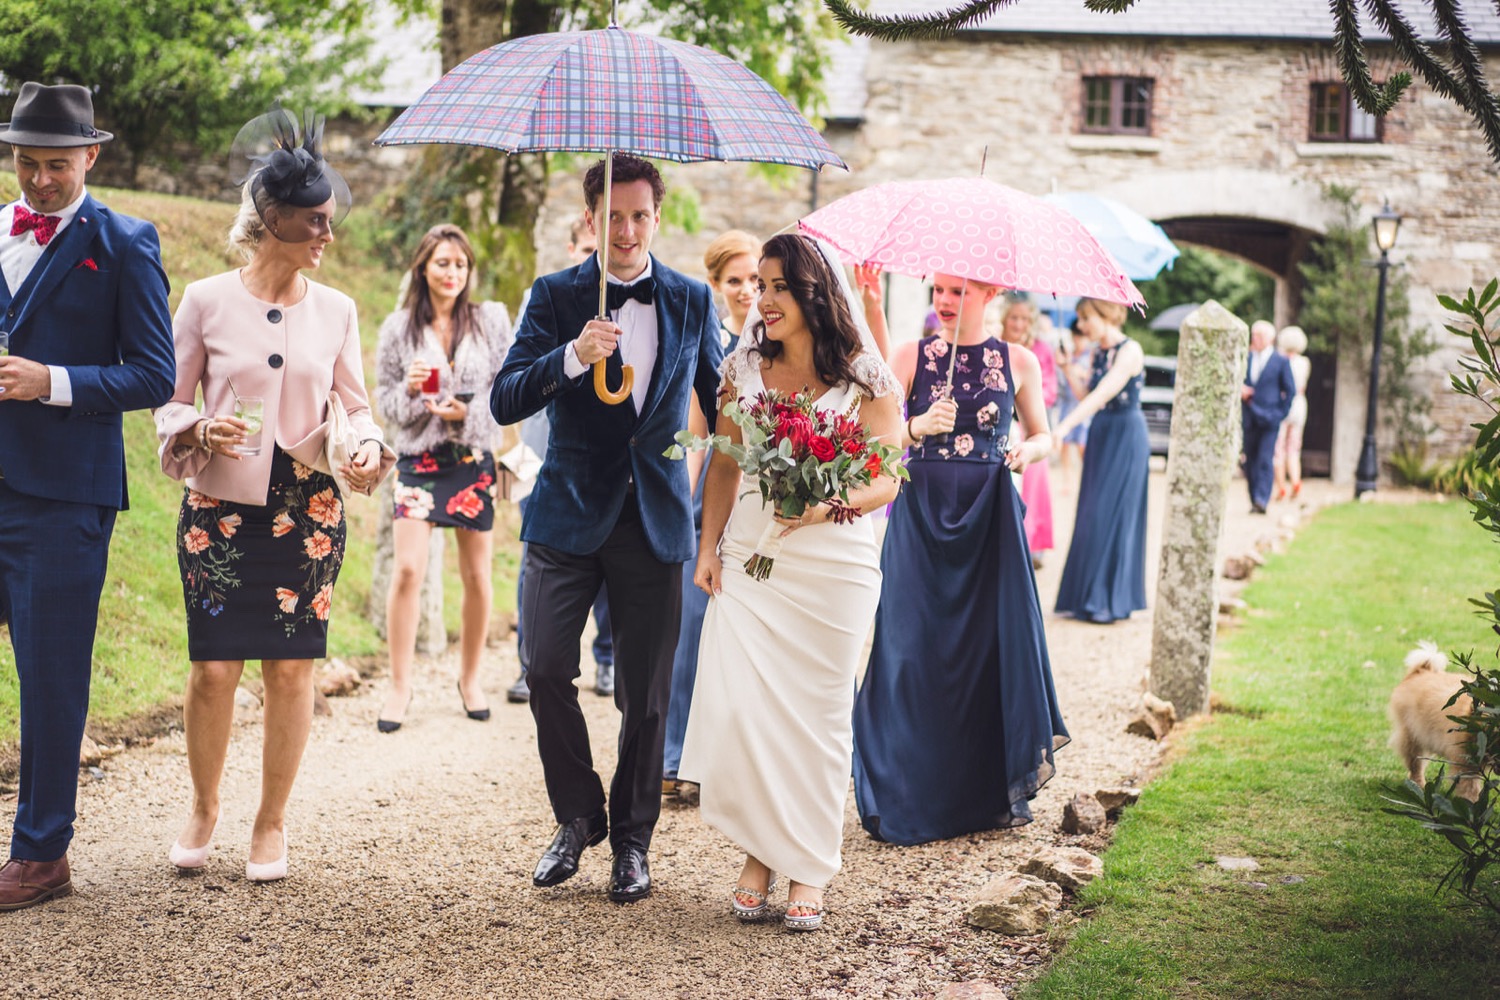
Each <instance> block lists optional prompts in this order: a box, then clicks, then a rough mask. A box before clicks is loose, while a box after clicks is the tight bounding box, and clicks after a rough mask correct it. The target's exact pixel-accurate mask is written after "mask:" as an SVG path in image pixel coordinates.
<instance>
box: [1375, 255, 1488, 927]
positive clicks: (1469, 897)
mask: <svg viewBox="0 0 1500 1000" xmlns="http://www.w3.org/2000/svg"><path fill="white" fill-rule="evenodd" d="M1438 301H1439V302H1441V303H1442V305H1443V308H1445V309H1447V310H1448V311H1449V312H1452V313H1455V314H1457V316H1458V317H1459V322H1458V324H1456V325H1449V326H1448V327H1447V329H1448V330H1449V331H1450V332H1451V333H1453V334H1456V335H1457V336H1460V337H1463V338H1465V339H1466V340H1468V341H1469V342H1470V344H1471V345H1472V346H1473V350H1474V356H1473V357H1467V356H1465V357H1461V358H1460V359H1459V362H1458V364H1459V368H1460V372H1459V373H1457V374H1454V375H1452V376H1451V383H1452V387H1453V391H1454V392H1457V393H1458V394H1459V395H1462V396H1467V397H1469V398H1470V399H1473V400H1475V401H1476V402H1478V403H1480V404H1481V405H1482V406H1483V407H1484V409H1485V411H1486V412H1487V413H1488V419H1487V420H1485V421H1483V422H1480V423H1476V424H1474V425H1473V426H1474V427H1475V429H1476V430H1478V432H1479V433H1478V436H1477V437H1476V439H1475V442H1474V450H1473V451H1472V452H1471V453H1470V455H1469V457H1468V463H1467V464H1468V465H1469V466H1470V467H1471V468H1472V469H1473V470H1474V475H1473V476H1472V477H1471V479H1470V483H1471V484H1472V485H1471V486H1470V488H1469V489H1468V490H1467V491H1466V498H1467V499H1468V502H1469V504H1470V505H1471V506H1472V507H1473V508H1474V521H1475V523H1477V524H1478V525H1479V526H1480V527H1481V528H1483V529H1484V530H1485V531H1487V532H1489V533H1490V535H1491V536H1492V537H1493V538H1494V540H1496V541H1500V497H1497V496H1496V494H1495V492H1494V490H1493V483H1494V470H1495V463H1496V460H1497V459H1500V405H1497V390H1500V322H1497V314H1500V279H1497V280H1494V281H1491V282H1490V283H1489V285H1487V286H1486V287H1485V289H1484V291H1483V292H1480V293H1479V294H1477V295H1476V294H1475V292H1474V290H1473V289H1472V288H1471V289H1469V291H1468V294H1467V295H1466V296H1465V297H1464V299H1463V300H1462V301H1460V300H1457V299H1454V298H1451V297H1449V296H1446V295H1440V296H1438ZM1470 603H1472V604H1473V605H1475V607H1476V608H1478V611H1477V612H1476V613H1477V615H1478V616H1479V618H1480V619H1481V620H1482V621H1484V622H1485V623H1486V624H1487V625H1488V626H1489V628H1490V630H1491V631H1493V632H1495V633H1497V634H1500V588H1497V589H1496V590H1495V591H1489V592H1487V593H1485V594H1484V595H1483V597H1476V598H1470ZM1492 641H1493V640H1492ZM1453 658H1454V660H1455V661H1456V662H1457V663H1458V664H1459V666H1460V667H1461V668H1463V670H1464V671H1466V672H1467V673H1468V674H1469V679H1467V680H1465V681H1464V682H1463V684H1462V685H1461V686H1460V687H1459V690H1458V693H1456V694H1455V695H1454V696H1453V698H1452V699H1450V700H1449V702H1448V707H1449V708H1453V707H1454V706H1455V705H1456V704H1457V702H1458V700H1459V699H1460V698H1461V697H1463V696H1467V697H1469V698H1470V699H1472V704H1473V710H1472V711H1471V712H1470V713H1468V714H1466V715H1450V716H1449V719H1450V720H1452V722H1453V724H1454V727H1455V729H1456V730H1457V731H1461V732H1463V733H1466V734H1467V735H1468V737H1469V758H1470V759H1469V761H1468V769H1472V770H1481V771H1482V772H1483V776H1482V779H1481V784H1480V790H1479V794H1478V797H1477V798H1476V799H1475V800H1474V801H1473V802H1469V801H1468V800H1467V799H1464V798H1462V797H1460V796H1458V795H1457V794H1455V793H1456V791H1457V787H1458V780H1459V777H1460V776H1459V775H1457V774H1454V775H1449V774H1447V773H1445V772H1439V773H1438V774H1437V775H1436V776H1435V777H1432V778H1430V779H1428V781H1427V783H1426V784H1425V785H1418V784H1417V783H1416V782H1414V781H1410V780H1408V781H1406V782H1405V783H1404V784H1403V785H1402V786H1401V787H1400V788H1398V789H1394V790H1393V791H1392V793H1391V794H1390V795H1388V796H1387V797H1386V799H1387V801H1389V802H1391V803H1392V805H1391V807H1389V808H1387V809H1386V811H1387V812H1390V813H1395V814H1396V815H1398V816H1407V817H1409V818H1411V819H1413V820H1415V821H1416V822H1418V823H1420V824H1421V825H1422V826H1424V827H1426V828H1427V829H1429V830H1432V831H1433V832H1434V833H1437V834H1438V835H1439V836H1442V837H1443V838H1445V839H1446V840H1447V841H1448V842H1449V843H1450V844H1452V845H1453V848H1454V850H1456V851H1457V852H1458V858H1457V859H1456V860H1455V861H1454V862H1453V865H1452V866H1451V867H1450V868H1449V869H1448V871H1447V872H1445V873H1444V875H1443V877H1442V880H1441V881H1440V882H1439V889H1440V890H1442V889H1453V890H1455V891H1457V892H1458V894H1459V895H1460V896H1461V897H1462V898H1463V899H1464V900H1466V901H1467V902H1468V903H1470V904H1472V905H1474V906H1476V907H1479V908H1482V909H1484V910H1487V911H1488V912H1489V913H1490V914H1491V915H1492V916H1495V917H1500V811H1497V806H1500V777H1497V775H1496V773H1495V769H1496V766H1497V765H1500V667H1497V666H1496V665H1495V664H1496V661H1497V659H1500V651H1492V652H1491V653H1490V654H1489V656H1488V663H1489V665H1488V666H1486V665H1485V662H1484V661H1481V660H1480V659H1478V658H1476V656H1475V654H1474V653H1472V652H1470V653H1455V654H1454V657H1453Z"/></svg>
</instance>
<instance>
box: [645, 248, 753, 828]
mask: <svg viewBox="0 0 1500 1000" xmlns="http://www.w3.org/2000/svg"><path fill="white" fill-rule="evenodd" d="M759 261H760V240H758V239H756V238H755V237H754V236H751V235H750V234H749V233H747V232H743V231H742V230H739V229H731V230H729V231H728V232H726V233H722V234H720V235H719V236H718V237H716V238H715V239H714V241H713V242H712V243H710V244H709V245H708V249H706V250H704V251H703V267H704V268H705V269H706V270H707V271H708V283H709V286H710V287H712V288H713V290H714V291H715V292H718V293H719V294H720V295H721V296H723V298H724V306H725V310H726V311H725V313H724V315H723V316H721V317H720V318H719V326H720V328H721V332H722V337H723V341H724V351H725V353H726V354H729V353H732V352H733V351H734V349H735V348H736V347H738V346H739V342H740V331H742V330H743V329H744V327H745V319H746V318H747V317H748V316H749V315H750V307H751V306H752V305H754V304H755V300H756V298H757V297H758V296H759V294H760V292H759V283H760V277H759V275H758V273H757V271H756V265H757V263H758V262H759ZM688 430H690V431H692V432H693V433H694V434H695V435H697V436H699V437H704V436H707V434H708V431H709V426H708V419H707V418H706V417H705V416H704V415H703V414H702V413H701V412H700V411H699V409H698V404H697V402H696V401H695V402H694V403H693V407H692V413H691V414H690V415H689V418H688ZM687 463H688V475H689V476H690V477H691V478H692V483H693V528H694V529H695V532H694V533H695V534H696V533H697V532H699V531H702V530H703V484H704V480H705V479H707V477H708V461H707V456H706V455H704V454H703V453H702V452H699V451H695V452H692V453H690V454H689V455H688V457H687ZM697 568H698V563H697V561H696V559H689V560H688V561H687V562H685V563H683V564H682V621H681V623H680V625H679V626H678V631H677V654H676V656H675V657H674V658H673V660H672V698H671V701H669V702H668V707H667V738H666V741H665V746H664V748H663V751H662V773H661V793H662V794H663V795H681V796H683V797H684V799H685V800H688V801H691V796H692V786H691V785H687V783H686V782H681V781H678V780H677V767H678V765H680V764H681V763H682V740H683V737H684V736H686V735H687V723H688V709H689V708H690V707H691V706H692V704H693V684H694V682H695V681H696V680H697V677H698V636H699V633H701V632H702V631H703V615H704V613H705V612H707V611H708V594H706V593H704V592H703V591H702V590H699V589H698V587H697V586H696V585H695V584H694V583H693V573H694V572H695V571H696V570H697ZM684 785H687V787H684Z"/></svg>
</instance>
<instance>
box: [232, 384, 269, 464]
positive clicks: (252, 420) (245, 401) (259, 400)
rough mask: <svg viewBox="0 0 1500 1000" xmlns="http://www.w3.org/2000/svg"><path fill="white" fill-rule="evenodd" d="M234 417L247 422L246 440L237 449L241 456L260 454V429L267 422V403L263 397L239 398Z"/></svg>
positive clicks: (235, 403) (235, 402)
mask: <svg viewBox="0 0 1500 1000" xmlns="http://www.w3.org/2000/svg"><path fill="white" fill-rule="evenodd" d="M234 415H235V416H236V417H239V418H240V419H241V420H243V421H244V422H245V440H244V442H243V443H242V444H240V445H237V446H236V447H235V449H234V450H235V451H237V452H239V453H240V454H241V455H259V454H260V429H261V426H262V425H263V424H264V422H265V415H266V401H265V399H264V398H263V397H261V396H237V397H235V400H234Z"/></svg>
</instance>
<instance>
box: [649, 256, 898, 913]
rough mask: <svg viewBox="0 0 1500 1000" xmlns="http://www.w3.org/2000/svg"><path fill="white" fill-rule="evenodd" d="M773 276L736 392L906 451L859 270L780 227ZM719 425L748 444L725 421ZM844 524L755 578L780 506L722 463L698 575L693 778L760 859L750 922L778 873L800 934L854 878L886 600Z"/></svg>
mask: <svg viewBox="0 0 1500 1000" xmlns="http://www.w3.org/2000/svg"><path fill="white" fill-rule="evenodd" d="M759 274H760V282H761V286H762V290H761V294H760V299H759V302H758V306H759V314H760V320H761V322H759V323H757V317H756V316H755V315H754V314H752V315H751V317H750V320H749V322H748V323H747V325H746V336H745V338H744V339H743V341H742V342H741V345H740V347H739V348H738V349H737V350H736V351H735V352H734V353H732V354H731V355H730V356H729V357H728V358H726V359H725V361H724V367H723V369H722V371H723V374H724V388H723V389H722V390H721V393H724V394H725V395H723V396H722V397H721V398H723V399H725V400H726V401H727V400H728V399H731V398H736V397H737V398H740V399H743V400H747V401H748V400H753V399H754V398H755V396H756V394H757V393H759V392H761V391H762V390H763V389H774V390H779V391H782V392H785V393H788V394H790V393H794V392H798V391H801V390H803V389H808V390H810V391H812V392H813V393H814V394H815V395H817V403H816V405H817V406H818V408H819V409H825V410H834V411H836V412H839V413H843V414H845V415H848V416H851V417H855V416H857V418H858V419H859V421H860V423H861V424H863V425H864V426H865V428H866V429H867V430H868V432H869V434H870V436H871V437H874V438H879V439H880V440H881V441H882V442H884V443H886V444H895V443H898V442H899V440H900V434H901V403H900V383H899V382H897V380H896V378H895V376H894V375H892V374H891V371H890V369H889V368H887V367H886V364H885V362H884V361H883V360H881V358H880V355H879V354H878V353H877V352H876V350H875V346H874V342H873V340H871V339H869V337H868V335H867V334H865V335H863V336H862V330H861V328H860V326H859V325H858V324H857V322H856V320H855V318H854V317H855V315H856V313H855V312H854V311H853V310H852V309H851V303H853V302H854V301H855V300H854V299H853V293H852V291H850V289H849V284H848V281H847V279H846V278H845V277H844V273H843V268H842V267H841V266H840V265H838V264H837V263H836V262H834V261H831V260H830V255H829V252H828V251H826V250H822V249H820V247H819V245H818V244H817V243H816V242H814V241H813V240H811V239H808V238H807V237H804V236H800V235H782V236H777V237H774V238H772V239H771V240H770V241H769V242H768V243H767V244H766V245H765V247H764V249H763V250H762V257H761V261H760V268H759ZM819 393H821V395H818V394H819ZM731 394H732V395H731ZM716 432H717V433H719V434H727V435H729V436H730V437H731V438H733V439H734V440H735V442H736V443H738V442H739V441H740V432H739V427H738V426H737V425H736V424H735V423H734V422H733V421H731V420H729V419H728V418H727V417H725V416H723V415H722V414H721V415H720V416H719V418H718V426H717V428H716ZM897 486H898V484H897V482H896V481H895V480H893V479H891V478H890V477H889V476H881V477H878V478H876V479H875V481H874V482H872V483H871V484H870V485H869V486H866V487H862V488H861V489H859V490H855V491H851V492H850V496H849V499H850V501H851V503H853V505H854V506H855V507H857V508H859V510H860V511H861V512H865V513H868V512H870V511H873V510H876V509H878V508H880V507H882V506H884V505H885V504H888V503H890V502H891V501H892V500H894V499H895V497H896V491H897ZM746 487H749V491H748V492H746ZM828 514H829V508H828V507H826V506H825V505H821V504H820V505H818V506H817V507H813V508H810V509H809V510H808V511H806V513H804V515H803V516H802V518H801V519H800V520H798V519H788V518H781V517H777V518H776V520H778V521H780V522H781V523H783V524H784V525H785V526H786V532H785V541H784V544H783V546H782V548H781V551H780V552H779V553H778V554H777V555H776V559H775V566H774V569H773V570H772V572H771V575H770V576H769V577H768V578H767V579H765V580H755V579H753V578H751V577H750V576H749V575H747V574H746V573H745V572H744V569H743V566H744V563H745V560H747V559H748V558H749V557H750V556H751V555H752V554H753V552H754V550H755V545H756V542H757V541H758V540H759V539H760V536H761V532H762V530H763V529H764V528H765V526H766V523H767V521H768V520H769V519H770V518H771V517H772V511H771V509H770V508H768V507H765V506H763V505H762V502H761V498H760V491H759V490H758V489H755V488H753V484H742V483H741V481H740V469H739V467H738V466H737V465H736V464H735V463H734V461H733V460H731V459H730V458H728V457H727V456H725V455H722V454H719V453H715V454H714V455H713V458H712V460H711V462H710V466H709V472H708V479H707V484H706V486H705V488H704V496H703V537H702V541H701V544H700V546H699V550H698V551H699V556H698V565H697V571H696V574H695V577H694V582H695V583H696V584H697V585H698V586H699V587H702V588H703V589H704V590H706V591H707V592H708V593H709V595H710V601H709V605H708V611H707V613H706V614H705V616H704V619H703V633H702V640H701V642H700V644H699V659H698V679H697V684H696V687H695V688H694V691H693V702H692V708H691V710H690V711H689V713H688V730H687V735H686V738H685V740H684V744H683V752H682V765H681V767H680V768H679V770H678V775H679V777H680V778H682V779H683V780H685V781H692V782H696V783H698V784H700V785H701V786H702V792H701V795H702V798H701V804H700V808H701V813H702V816H703V818H704V820H706V821H707V822H708V823H709V824H710V825H712V826H714V827H715V828H717V829H718V830H720V831H721V832H723V833H724V834H725V835H726V836H728V837H729V838H730V839H731V840H733V841H734V842H735V843H736V844H738V845H739V846H740V847H741V848H743V849H744V851H745V852H746V860H745V867H744V870H743V871H742V872H741V873H740V879H739V883H738V885H737V886H736V888H735V891H734V910H735V912H736V913H737V914H738V915H739V916H740V917H741V919H744V920H754V919H758V918H760V917H762V916H764V915H765V914H766V913H767V912H768V911H769V904H768V902H767V896H768V895H769V892H770V890H771V888H772V880H773V874H772V873H773V872H780V873H782V874H784V875H785V876H786V877H787V878H788V879H789V880H790V881H791V885H790V890H789V893H788V900H787V908H786V914H785V923H786V926H787V927H789V928H792V929H795V930H811V929H814V928H816V927H818V926H819V925H820V924H821V921H822V901H823V888H824V887H825V886H826V885H827V884H828V882H829V881H830V880H831V879H832V878H833V876H834V875H835V874H836V873H837V872H838V870H839V865H840V845H841V843H842V841H843V829H844V803H845V799H846V797H847V795H848V789H849V775H850V763H851V756H852V753H853V737H852V728H851V726H852V723H851V719H852V714H851V713H852V709H853V702H854V678H855V672H856V671H857V669H858V667H859V661H860V656H861V653H862V651H863V648H864V643H865V639H866V638H867V636H868V634H869V629H870V623H871V621H872V620H873V619H874V616H875V608H876V605H877V604H878V603H879V599H880V553H879V548H878V543H877V541H876V539H875V533H874V526H873V525H872V523H871V521H870V519H869V518H866V517H860V518H856V519H855V520H854V521H853V522H852V523H848V524H837V523H834V522H833V521H831V520H830V519H829V517H828Z"/></svg>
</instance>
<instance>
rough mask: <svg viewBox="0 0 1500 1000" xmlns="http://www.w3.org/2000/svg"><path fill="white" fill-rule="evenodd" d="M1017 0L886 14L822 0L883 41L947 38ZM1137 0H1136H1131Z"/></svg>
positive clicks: (980, 0) (854, 30)
mask: <svg viewBox="0 0 1500 1000" xmlns="http://www.w3.org/2000/svg"><path fill="white" fill-rule="evenodd" d="M1016 2H1017V0H972V2H970V3H966V4H964V5H963V6H961V7H954V8H953V9H951V10H945V11H939V12H937V13H934V14H896V15H893V16H890V17H883V16H880V15H876V14H867V13H866V12H865V11H863V10H860V9H859V8H858V7H856V6H854V2H853V0H823V6H825V7H827V8H828V12H829V13H830V14H832V15H833V19H834V20H835V21H837V22H838V23H839V26H840V27H842V28H844V29H845V30H846V31H848V32H849V33H850V34H854V35H863V36H864V37H866V38H876V39H879V40H880V41H883V42H904V41H913V40H920V39H931V38H947V37H950V36H951V35H953V34H954V33H955V32H958V31H961V30H963V29H964V28H967V27H970V26H972V25H974V24H976V23H978V22H979V21H982V20H984V19H985V18H986V17H989V16H990V14H992V13H993V12H994V11H996V10H999V9H1000V8H1001V7H1009V6H1010V5H1011V4H1013V3H1016ZM1130 2H1134V0H1130Z"/></svg>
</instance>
